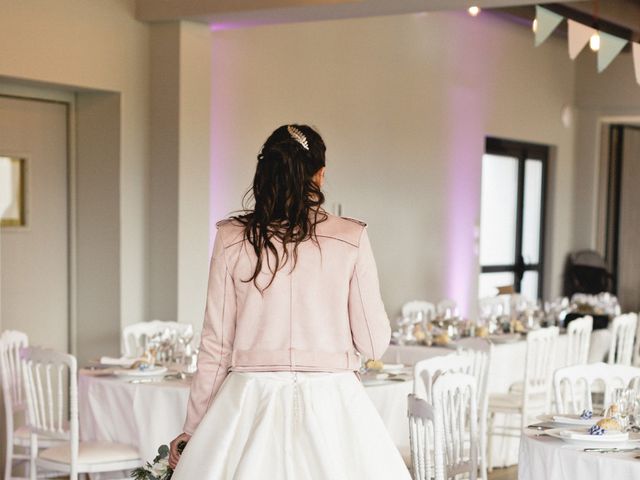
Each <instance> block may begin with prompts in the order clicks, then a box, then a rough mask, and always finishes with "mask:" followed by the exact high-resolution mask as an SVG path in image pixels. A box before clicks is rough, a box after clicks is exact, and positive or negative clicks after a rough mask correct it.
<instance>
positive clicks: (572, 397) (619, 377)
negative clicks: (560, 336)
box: [553, 362, 640, 414]
mask: <svg viewBox="0 0 640 480" xmlns="http://www.w3.org/2000/svg"><path fill="white" fill-rule="evenodd" d="M638 378H640V368H636V367H631V366H628V365H615V364H614V365H610V364H606V363H602V362H600V363H592V364H584V365H571V366H568V367H563V368H559V369H558V370H556V371H555V372H554V374H553V390H554V393H555V398H556V401H555V404H556V410H557V412H558V413H565V414H568V413H580V412H582V410H584V409H588V410H593V404H592V400H591V398H592V397H591V391H592V387H593V385H594V383H596V382H597V383H598V384H604V401H603V406H605V407H606V406H608V405H609V404H610V403H611V394H612V392H613V389H614V388H619V387H626V386H629V385H633V384H634V383H637V379H638Z"/></svg>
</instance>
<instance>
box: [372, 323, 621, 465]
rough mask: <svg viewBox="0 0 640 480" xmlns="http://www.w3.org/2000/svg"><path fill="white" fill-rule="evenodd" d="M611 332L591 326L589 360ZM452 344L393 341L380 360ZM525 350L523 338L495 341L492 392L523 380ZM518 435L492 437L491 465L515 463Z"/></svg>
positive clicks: (468, 343)
mask: <svg viewBox="0 0 640 480" xmlns="http://www.w3.org/2000/svg"><path fill="white" fill-rule="evenodd" d="M610 339H611V333H610V332H609V330H594V331H593V333H592V334H591V348H590V351H589V362H598V361H602V359H603V358H604V357H605V355H606V353H607V351H608V348H609V341H610ZM476 342H478V339H475V338H463V339H461V340H459V341H458V342H456V346H460V347H463V348H474V344H476ZM453 351H454V348H448V347H447V348H445V347H423V346H404V345H392V346H390V347H389V349H388V350H387V352H386V353H385V355H384V356H383V360H384V361H385V362H387V363H404V364H406V365H413V364H415V363H416V362H418V361H419V360H423V359H425V358H432V357H436V356H439V355H447V354H449V353H452V352H453ZM566 352H567V336H566V335H560V338H559V340H558V352H557V354H556V362H555V363H556V368H559V367H562V366H564V365H565V364H566V358H565V356H566ZM526 353H527V344H526V342H525V341H524V340H520V341H517V342H512V343H501V344H496V345H494V347H493V354H492V357H491V362H490V365H489V381H488V385H487V388H488V391H489V394H492V393H507V392H508V391H509V387H510V386H511V385H513V384H514V383H516V382H522V381H523V380H524V364H525V357H526ZM506 422H509V425H514V426H518V425H519V420H517V419H516V418H511V419H508V418H506V417H505V416H503V415H496V419H495V424H496V425H497V426H498V425H505V423H506ZM518 446H519V439H518V438H515V437H494V439H493V455H492V457H493V458H492V460H493V466H494V467H503V466H509V465H515V464H516V463H517V462H518Z"/></svg>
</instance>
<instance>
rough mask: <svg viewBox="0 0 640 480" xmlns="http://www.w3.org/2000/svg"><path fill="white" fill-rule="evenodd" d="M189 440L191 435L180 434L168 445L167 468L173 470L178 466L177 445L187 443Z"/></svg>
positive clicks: (178, 453) (178, 454)
mask: <svg viewBox="0 0 640 480" xmlns="http://www.w3.org/2000/svg"><path fill="white" fill-rule="evenodd" d="M190 439H191V435H189V434H188V433H181V434H180V435H178V436H177V437H176V438H174V439H173V441H172V442H171V444H170V445H169V466H170V467H171V468H172V469H173V470H175V468H176V465H178V460H180V452H179V451H178V445H179V444H180V442H184V443H187V442H188V441H189V440H190Z"/></svg>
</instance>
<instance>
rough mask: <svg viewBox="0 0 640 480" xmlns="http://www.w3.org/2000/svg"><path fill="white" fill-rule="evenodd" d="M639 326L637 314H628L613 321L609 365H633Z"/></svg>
mask: <svg viewBox="0 0 640 480" xmlns="http://www.w3.org/2000/svg"><path fill="white" fill-rule="evenodd" d="M637 325H638V315H637V314H635V313H626V314H624V315H619V316H617V317H615V318H614V319H613V322H612V324H611V344H610V346H609V359H608V361H607V363H609V364H614V363H616V364H620V365H631V358H632V355H633V343H634V338H635V335H636V328H637Z"/></svg>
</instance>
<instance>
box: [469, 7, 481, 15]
mask: <svg viewBox="0 0 640 480" xmlns="http://www.w3.org/2000/svg"><path fill="white" fill-rule="evenodd" d="M467 12H469V15H471V16H472V17H477V16H478V14H479V13H480V7H477V6H475V5H472V6H471V7H469V8H468V9H467Z"/></svg>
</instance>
